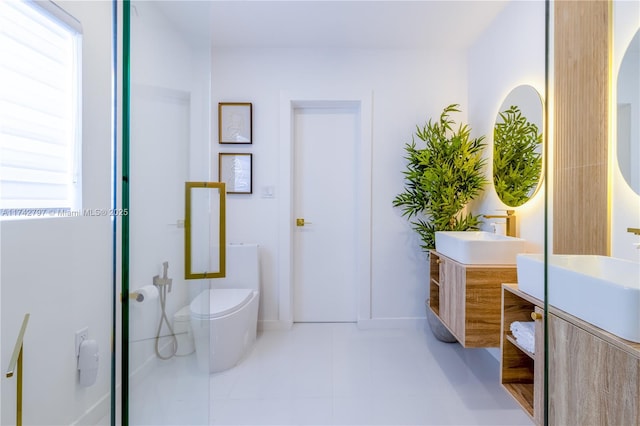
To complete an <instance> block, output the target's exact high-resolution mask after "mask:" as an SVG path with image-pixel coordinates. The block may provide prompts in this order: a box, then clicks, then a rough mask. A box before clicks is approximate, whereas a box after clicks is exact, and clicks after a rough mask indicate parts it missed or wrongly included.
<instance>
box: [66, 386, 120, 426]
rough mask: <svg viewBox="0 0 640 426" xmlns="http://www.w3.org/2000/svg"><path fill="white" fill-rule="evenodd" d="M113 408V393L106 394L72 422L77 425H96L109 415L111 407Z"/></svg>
mask: <svg viewBox="0 0 640 426" xmlns="http://www.w3.org/2000/svg"><path fill="white" fill-rule="evenodd" d="M110 408H111V393H108V394H106V395H105V396H103V397H102V398H100V399H99V400H98V402H96V403H95V404H93V405H92V406H91V407H89V409H88V410H87V411H85V412H84V414H83V415H81V416H80V417H78V419H77V420H76V421H75V422H73V423H71V425H72V426H76V425H95V424H98V422H99V421H100V420H102V419H104V418H105V417H106V416H107V415H109V411H110V410H109V409H110Z"/></svg>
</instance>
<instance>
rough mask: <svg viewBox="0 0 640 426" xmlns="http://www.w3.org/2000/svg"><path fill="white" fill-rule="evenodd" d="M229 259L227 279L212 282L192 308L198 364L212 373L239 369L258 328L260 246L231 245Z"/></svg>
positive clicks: (192, 326) (190, 306) (228, 249)
mask: <svg viewBox="0 0 640 426" xmlns="http://www.w3.org/2000/svg"><path fill="white" fill-rule="evenodd" d="M226 259H227V267H226V277H225V278H219V279H212V280H211V286H210V287H211V288H210V289H207V290H204V291H202V292H201V293H200V294H199V295H197V296H196V297H195V298H194V299H193V301H192V302H191V304H190V305H189V311H190V315H191V328H192V330H193V336H194V339H195V346H196V357H197V359H198V365H199V366H200V368H201V369H203V370H207V371H209V372H210V373H216V372H219V371H223V370H227V369H229V368H231V367H233V366H235V365H236V364H237V363H238V362H239V361H240V360H241V359H242V357H243V355H244V354H245V353H246V352H247V351H248V350H249V349H250V348H251V346H252V345H253V343H254V342H255V340H256V331H257V327H258V303H259V299H260V271H259V259H258V245H257V244H229V245H228V246H227V254H226Z"/></svg>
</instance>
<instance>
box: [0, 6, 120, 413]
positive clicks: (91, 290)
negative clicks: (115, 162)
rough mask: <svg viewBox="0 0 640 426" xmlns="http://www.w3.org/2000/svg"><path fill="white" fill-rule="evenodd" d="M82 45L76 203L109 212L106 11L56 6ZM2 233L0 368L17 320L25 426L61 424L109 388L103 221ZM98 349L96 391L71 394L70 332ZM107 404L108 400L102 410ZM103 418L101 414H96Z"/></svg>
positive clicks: (59, 221) (35, 223)
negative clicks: (78, 27)
mask: <svg viewBox="0 0 640 426" xmlns="http://www.w3.org/2000/svg"><path fill="white" fill-rule="evenodd" d="M59 4H60V5H61V6H62V7H63V8H65V9H66V10H67V11H68V12H69V13H71V14H72V15H74V16H75V17H76V18H77V19H79V20H80V21H81V23H82V25H83V28H84V38H83V87H82V90H83V112H82V115H83V122H82V128H83V134H82V138H83V147H82V150H83V162H82V167H83V171H84V172H83V182H82V183H83V203H84V206H83V207H85V208H92V209H97V208H104V209H108V208H109V207H110V206H111V134H112V133H111V55H112V50H111V41H112V37H111V19H110V16H111V3H110V2H107V1H98V2H91V3H90V4H89V3H87V2H73V1H69V2H59ZM0 226H1V230H2V241H1V245H2V250H1V258H0V263H1V265H2V271H1V282H2V349H1V361H0V364H1V365H2V366H3V368H6V366H7V365H8V362H9V358H10V356H11V351H12V349H13V344H14V341H15V337H16V335H17V332H18V329H19V327H20V324H21V322H22V318H23V315H24V313H26V312H29V313H30V314H31V319H30V321H29V327H28V330H27V334H26V337H25V346H24V393H23V398H24V399H23V420H24V423H25V424H47V425H54V424H70V423H72V422H73V421H75V420H76V419H78V418H80V417H81V416H82V415H83V414H84V413H85V412H86V411H87V410H88V409H90V408H91V407H92V406H93V405H94V404H96V403H98V402H99V401H101V400H102V401H104V400H103V399H102V398H104V397H108V393H109V386H110V359H111V358H110V356H111V355H110V354H111V338H112V335H111V328H112V327H111V321H112V315H111V303H112V299H113V292H112V272H111V268H112V260H113V259H112V255H111V251H112V232H111V220H110V218H109V217H74V218H51V219H40V220H23V221H10V222H8V221H5V222H2V223H1V224H0ZM86 326H88V327H89V338H90V339H95V340H97V341H98V344H99V346H100V353H99V355H100V368H99V371H98V380H97V383H96V384H95V385H94V386H92V387H88V388H82V387H80V385H79V383H78V372H77V370H76V356H75V348H74V334H75V331H76V330H78V329H80V328H82V327H86ZM107 402H108V401H107ZM104 414H106V413H104ZM14 421H15V378H13V379H6V378H4V375H3V378H2V424H12V423H13V422H14Z"/></svg>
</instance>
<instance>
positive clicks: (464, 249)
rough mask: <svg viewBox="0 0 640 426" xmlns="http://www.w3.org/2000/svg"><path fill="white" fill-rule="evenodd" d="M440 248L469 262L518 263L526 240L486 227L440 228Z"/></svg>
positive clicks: (461, 260) (460, 260) (448, 254)
mask: <svg viewBox="0 0 640 426" xmlns="http://www.w3.org/2000/svg"><path fill="white" fill-rule="evenodd" d="M436 251H437V252H438V253H440V254H442V255H444V256H447V257H449V258H451V259H453V260H455V261H457V262H460V263H464V264H467V265H515V264H516V255H517V254H518V253H523V252H524V251H525V240H523V239H522V238H515V237H508V236H505V235H498V234H494V233H492V232H485V231H438V232H436Z"/></svg>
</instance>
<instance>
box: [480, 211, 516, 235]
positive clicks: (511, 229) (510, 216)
mask: <svg viewBox="0 0 640 426" xmlns="http://www.w3.org/2000/svg"><path fill="white" fill-rule="evenodd" d="M506 212H507V214H506V215H489V214H485V215H483V217H484V218H486V219H506V220H507V236H508V237H515V236H516V215H515V213H516V211H515V210H507V211H506Z"/></svg>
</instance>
